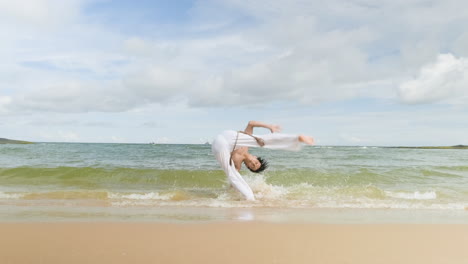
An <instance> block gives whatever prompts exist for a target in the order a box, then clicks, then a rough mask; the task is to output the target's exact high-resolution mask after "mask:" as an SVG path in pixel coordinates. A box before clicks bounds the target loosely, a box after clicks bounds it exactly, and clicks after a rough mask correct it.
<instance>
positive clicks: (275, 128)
mask: <svg viewBox="0 0 468 264" xmlns="http://www.w3.org/2000/svg"><path fill="white" fill-rule="evenodd" d="M254 127H263V128H266V129H269V130H270V131H271V133H274V132H280V131H281V127H280V126H278V125H272V124H266V123H263V122H259V121H250V122H249V124H248V125H247V127H246V128H245V130H244V133H246V134H249V135H252V134H253V129H254Z"/></svg>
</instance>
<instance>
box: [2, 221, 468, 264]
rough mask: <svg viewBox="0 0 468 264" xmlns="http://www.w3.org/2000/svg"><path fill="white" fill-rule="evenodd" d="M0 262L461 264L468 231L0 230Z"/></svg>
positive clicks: (314, 227)
mask: <svg viewBox="0 0 468 264" xmlns="http://www.w3.org/2000/svg"><path fill="white" fill-rule="evenodd" d="M0 233H1V234H2V236H0V247H1V248H2V250H1V251H0V262H1V263H11V264H22V263H48V264H55V263H57V264H59V263H70V264H73V263H77V264H78V263H80V264H81V263H103V264H106V263H113V264H119V263H206V264H210V263H213V264H214V263H295V264H300V263H330V264H333V263H360V264H375V263H382V264H386V263H389V264H390V263H392V264H394V263H421V264H422V263H424V264H428V263H434V264H436V263H451V264H458V263H460V264H461V263H466V261H467V260H468V252H467V251H466V250H465V247H466V244H467V243H468V224H460V225H446V224H354V225H352V224H351V225H349V224H304V223H302V224H300V223H280V224H278V223H259V222H247V223H246V222H244V223H240V222H221V223H198V224H197V223H190V224H188V223H184V224H174V223H128V222H127V223H125V222H122V223H119V222H98V223H95V222H69V223H60V222H58V223H54V222H49V223H38V222H36V223H0Z"/></svg>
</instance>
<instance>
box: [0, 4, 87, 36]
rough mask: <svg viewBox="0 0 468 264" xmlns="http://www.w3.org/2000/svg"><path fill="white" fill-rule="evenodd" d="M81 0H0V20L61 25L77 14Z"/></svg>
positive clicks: (52, 25)
mask: <svg viewBox="0 0 468 264" xmlns="http://www.w3.org/2000/svg"><path fill="white" fill-rule="evenodd" d="M82 2H83V0H67V1H62V0H23V1H9V0H0V22H2V23H3V24H5V23H7V24H14V25H16V26H26V27H27V28H36V29H37V28H39V27H41V28H44V29H47V27H57V26H62V25H63V23H64V22H65V21H67V22H68V21H72V20H73V19H75V18H76V17H77V16H78V14H79V8H80V6H81V4H82Z"/></svg>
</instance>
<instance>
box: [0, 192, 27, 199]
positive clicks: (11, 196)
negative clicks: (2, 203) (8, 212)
mask: <svg viewBox="0 0 468 264" xmlns="http://www.w3.org/2000/svg"><path fill="white" fill-rule="evenodd" d="M21 197H23V195H22V194H20V193H4V192H0V199H20V198H21Z"/></svg>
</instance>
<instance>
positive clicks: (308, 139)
mask: <svg viewBox="0 0 468 264" xmlns="http://www.w3.org/2000/svg"><path fill="white" fill-rule="evenodd" d="M299 141H300V142H304V143H306V144H307V145H313V144H314V143H315V140H314V138H313V137H309V136H306V135H299Z"/></svg>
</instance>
